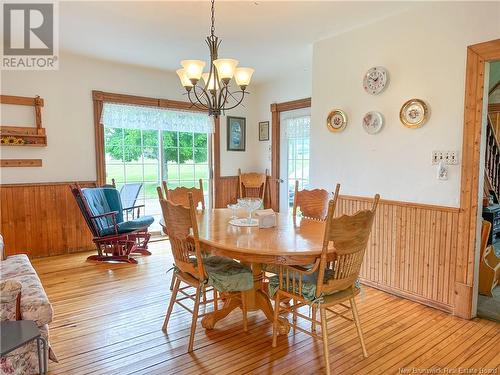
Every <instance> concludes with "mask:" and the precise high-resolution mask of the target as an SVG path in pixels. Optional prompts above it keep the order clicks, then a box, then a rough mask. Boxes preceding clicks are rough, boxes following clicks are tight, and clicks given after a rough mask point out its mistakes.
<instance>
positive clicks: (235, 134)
mask: <svg viewBox="0 0 500 375" xmlns="http://www.w3.org/2000/svg"><path fill="white" fill-rule="evenodd" d="M245 142H246V119H245V117H232V116H227V150H228V151H245Z"/></svg>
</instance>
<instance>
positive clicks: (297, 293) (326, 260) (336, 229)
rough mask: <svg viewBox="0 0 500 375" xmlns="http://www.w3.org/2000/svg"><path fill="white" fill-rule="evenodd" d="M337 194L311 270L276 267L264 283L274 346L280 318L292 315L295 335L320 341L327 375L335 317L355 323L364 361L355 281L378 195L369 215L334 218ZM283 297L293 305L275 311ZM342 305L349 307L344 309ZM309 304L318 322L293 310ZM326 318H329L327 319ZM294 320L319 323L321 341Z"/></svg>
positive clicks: (314, 333)
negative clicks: (270, 299)
mask: <svg viewBox="0 0 500 375" xmlns="http://www.w3.org/2000/svg"><path fill="white" fill-rule="evenodd" d="M338 195H339V193H338V188H337V189H336V192H335V195H334V198H333V199H332V200H331V201H330V202H329V204H328V213H327V221H326V225H325V232H324V239H323V250H322V253H321V257H320V258H318V259H316V262H315V263H314V266H313V267H312V268H309V267H300V266H280V267H279V273H278V275H277V276H273V277H272V278H271V279H270V281H269V294H270V295H271V296H273V295H274V300H275V309H274V324H273V341H272V345H273V347H276V344H277V335H278V319H279V316H280V315H281V314H283V313H286V314H288V313H290V312H291V313H292V317H293V318H292V323H291V325H292V327H293V328H294V329H295V330H298V331H301V332H304V333H306V334H309V335H311V336H313V337H317V338H320V339H322V340H323V351H324V357H325V367H326V373H327V374H330V361H329V351H328V326H327V322H328V321H330V320H331V319H333V318H335V317H342V318H344V319H346V320H349V321H352V322H354V324H355V326H356V328H357V333H358V337H359V341H360V344H361V348H362V351H363V356H364V357H367V356H368V352H367V350H366V346H365V342H364V338H363V332H362V330H361V323H360V320H359V315H358V310H357V307H356V301H355V296H356V295H358V294H359V292H360V287H359V285H358V283H357V280H358V277H359V272H360V270H361V264H362V263H363V258H364V254H365V250H366V247H367V244H368V238H369V237H370V233H371V228H372V225H373V220H374V218H375V212H376V209H377V205H378V202H379V199H380V197H379V195H378V194H377V195H376V196H375V198H374V201H373V205H372V208H371V209H370V210H363V211H359V212H357V213H355V214H354V215H352V216H348V215H342V216H340V217H336V218H334V216H333V215H334V212H335V206H336V203H337V199H338ZM282 298H291V299H294V300H295V301H297V302H298V303H294V304H293V305H292V306H289V307H285V308H281V309H280V308H279V306H280V300H281V299H282ZM347 301H349V305H347V304H346V302H347ZM314 305H316V306H317V307H318V308H319V310H320V320H319V321H317V320H316V317H315V316H314V315H313V316H312V317H309V316H306V315H304V314H302V313H300V312H299V311H298V309H300V308H301V307H303V306H314ZM336 305H340V306H341V307H342V308H343V309H344V310H343V311H335V310H334V309H333V307H334V306H336ZM348 311H351V313H352V318H350V317H348V316H345V315H344V314H345V313H346V312H348ZM327 313H329V314H331V316H329V317H328V318H327ZM297 317H300V318H303V319H306V320H308V321H310V322H313V323H314V324H320V325H321V336H320V335H319V334H317V333H316V332H315V331H314V330H311V331H308V330H306V329H303V328H302V327H300V326H298V325H297Z"/></svg>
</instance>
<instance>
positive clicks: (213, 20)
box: [210, 0, 215, 36]
mask: <svg viewBox="0 0 500 375" xmlns="http://www.w3.org/2000/svg"><path fill="white" fill-rule="evenodd" d="M211 2H212V9H211V14H212V27H211V28H210V35H211V36H214V35H215V0H212V1H211Z"/></svg>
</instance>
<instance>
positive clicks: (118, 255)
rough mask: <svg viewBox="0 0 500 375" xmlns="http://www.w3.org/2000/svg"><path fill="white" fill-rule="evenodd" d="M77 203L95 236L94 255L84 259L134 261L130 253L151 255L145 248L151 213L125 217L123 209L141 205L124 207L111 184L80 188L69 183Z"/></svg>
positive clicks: (151, 220) (148, 236) (117, 192)
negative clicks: (132, 217) (109, 185)
mask: <svg viewBox="0 0 500 375" xmlns="http://www.w3.org/2000/svg"><path fill="white" fill-rule="evenodd" d="M71 192H72V193H73V196H74V197H75V199H76V203H77V204H78V207H79V208H80V211H81V213H82V215H83V217H84V219H85V221H86V223H87V225H88V227H89V229H90V231H91V232H92V235H93V236H94V238H93V241H94V243H95V245H96V247H97V255H92V256H90V257H88V258H87V260H94V261H104V262H106V261H108V262H110V261H111V262H127V263H137V261H136V260H135V259H134V258H131V257H130V254H131V253H137V254H141V255H151V253H150V252H149V251H148V250H147V248H148V246H147V245H148V242H149V238H150V236H151V235H150V234H149V233H148V227H149V226H150V225H151V224H152V223H153V221H154V218H153V217H152V216H142V217H137V218H134V219H133V220H127V221H125V220H124V211H125V210H130V209H138V208H139V207H143V205H141V206H135V207H127V208H123V207H122V203H121V199H120V193H119V191H118V190H117V189H115V188H112V187H98V188H84V189H82V188H80V186H79V185H78V184H75V185H74V186H71Z"/></svg>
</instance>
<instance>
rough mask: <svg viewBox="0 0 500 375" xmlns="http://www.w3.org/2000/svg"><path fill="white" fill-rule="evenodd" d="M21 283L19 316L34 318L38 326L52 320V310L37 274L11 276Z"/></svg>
mask: <svg viewBox="0 0 500 375" xmlns="http://www.w3.org/2000/svg"><path fill="white" fill-rule="evenodd" d="M13 280H16V281H18V282H20V283H21V285H22V288H23V292H22V293H21V316H22V319H23V320H34V321H35V322H36V325H37V326H38V327H41V326H43V325H44V324H49V323H50V322H52V317H53V315H54V310H53V309H52V305H51V304H50V302H49V299H48V298H47V294H45V290H44V289H43V286H42V283H41V282H40V279H39V278H38V276H37V275H36V274H35V275H24V276H19V277H15V278H13Z"/></svg>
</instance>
